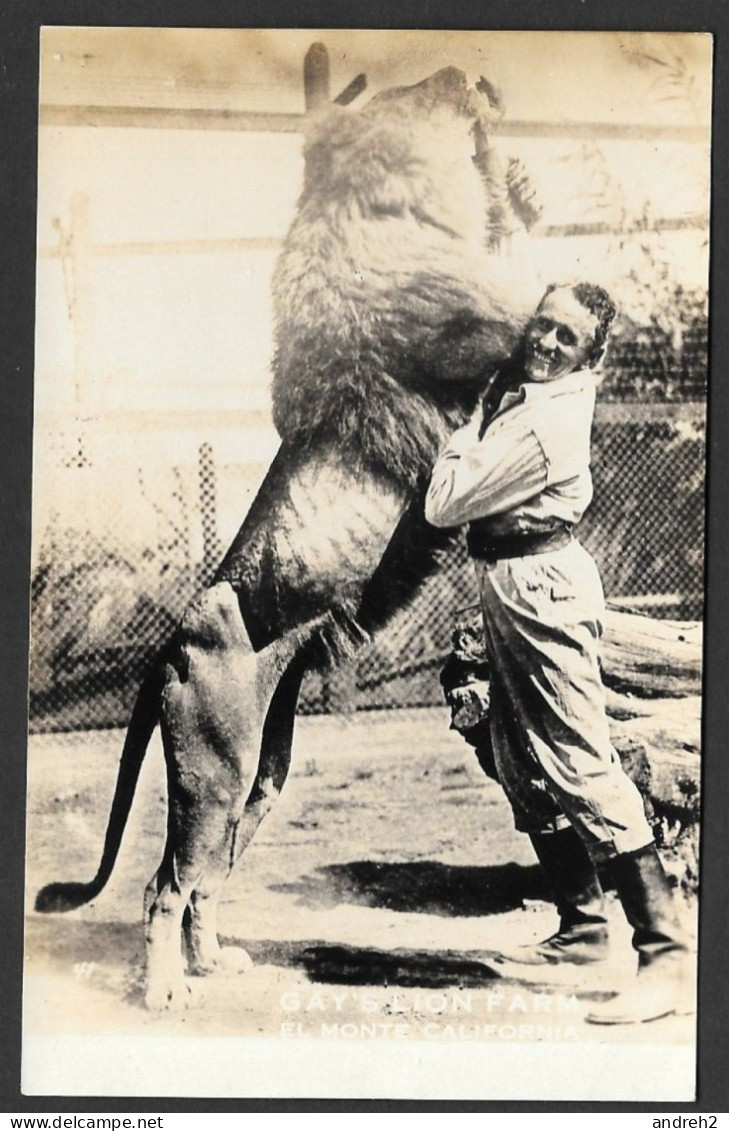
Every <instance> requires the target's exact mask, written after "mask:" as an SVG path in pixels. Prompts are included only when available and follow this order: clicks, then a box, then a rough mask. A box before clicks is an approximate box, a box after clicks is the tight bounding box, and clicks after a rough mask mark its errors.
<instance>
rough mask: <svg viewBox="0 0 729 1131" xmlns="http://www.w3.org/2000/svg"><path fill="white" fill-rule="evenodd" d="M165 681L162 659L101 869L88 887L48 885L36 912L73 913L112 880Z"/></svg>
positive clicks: (120, 780) (139, 710)
mask: <svg viewBox="0 0 729 1131" xmlns="http://www.w3.org/2000/svg"><path fill="white" fill-rule="evenodd" d="M164 678H165V664H164V662H161V661H160V660H158V661H157V662H156V663H155V665H154V667H153V669H152V671H151V672H150V673H149V675H148V676H147V678H146V679H145V680H144V681H143V682H142V684H141V687H140V689H139V693H138V695H137V700H136V703H135V704H134V709H133V711H132V717H131V720H130V722H129V728H128V730H127V736H126V739H125V742H124V748H123V750H122V754H121V759H120V762H119V772H118V774H117V779H116V789H115V791H114V799H113V801H112V803H111V812H110V814H109V824H108V826H107V830H106V839H105V841H104V851H103V852H102V854H101V862H100V864H99V870H98V871H97V873H96V875H95V876H94V878H93V880H91V882H90V883H87V884H81V883H54V884H47V885H46V887H44V888H41V890H40V891H39V892H38V895H37V896H36V901H35V909H36V911H43V912H47V911H73V910H74V909H75V908H77V907H81V906H82V904H84V903H88V902H89V900H91V899H94V898H95V897H96V896H97V895H98V894H99V893H100V892H101V891H102V890H103V888H104V886H105V885H106V883H107V881H108V880H109V877H110V876H111V873H112V870H113V868H114V864H115V863H116V858H117V854H118V852H119V847H120V845H121V840H122V835H123V833H124V829H125V826H126V823H127V818H128V816H129V811H130V809H131V807H132V801H133V799H134V791H135V789H136V787H137V781H138V779H139V772H140V770H141V768H142V762H143V761H144V755H145V754H146V752H147V746H148V745H149V740H150V738H151V737H152V732H153V730H154V728H155V726H156V725H157V720H158V718H159V713H160V705H161V698H162V689H163V687H164Z"/></svg>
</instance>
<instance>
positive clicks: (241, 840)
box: [184, 651, 306, 974]
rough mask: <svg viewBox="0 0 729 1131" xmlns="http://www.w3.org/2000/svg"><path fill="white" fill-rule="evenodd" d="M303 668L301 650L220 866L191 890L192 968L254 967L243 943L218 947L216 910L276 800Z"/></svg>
mask: <svg viewBox="0 0 729 1131" xmlns="http://www.w3.org/2000/svg"><path fill="white" fill-rule="evenodd" d="M305 669H306V656H305V653H304V652H303V651H300V652H299V653H298V655H297V656H296V657H295V658H294V659H293V660H292V662H291V663H290V664H289V666H288V668H287V669H286V671H285V672H284V674H283V676H282V677H281V679H280V680H279V682H278V684H277V685H276V688H275V691H274V693H273V696H272V698H271V701H270V704H269V707H268V711H267V713H266V718H265V721H264V724H263V730H262V733H261V749H260V758H259V763H258V771H257V774H256V778H255V781H254V783H253V787H252V789H251V791H250V793H249V795H248V798H247V800H246V803H245V807H244V810H243V814H242V816H241V818H240V820H239V821H238V822H237V823H236V824H235V826H234V828H233V830H232V834H231V836H230V837H229V838H228V839H227V841H226V851H225V853H224V854H221V856H220V862H221V864H223V867H221V868H218V869H211V870H210V871H209V872H207V873H206V874H205V875H204V876H203V877H202V879H201V881H200V882H199V883H198V884H197V885H196V887H195V889H194V890H193V892H192V894H191V897H190V901H189V904H188V907H187V910H186V912H185V918H184V932H185V941H186V943H187V951H188V960H189V968H190V972H191V973H193V974H209V973H212V972H213V971H215V970H220V969H221V968H222V969H223V970H225V971H228V972H233V973H245V972H246V971H247V970H249V969H250V968H251V966H252V962H251V959H250V957H249V955H248V953H247V952H246V951H245V950H244V949H243V948H242V947H232V946H226V947H221V946H220V945H219V942H218V933H217V908H218V898H219V895H220V892H221V889H222V887H223V885H224V883H225V881H226V879H227V878H228V875H229V874H230V872H231V871H232V869H233V866H234V864H235V863H236V861H237V860H238V859H239V858H240V856H241V854H242V853H243V852H244V850H245V849H246V848H247V846H248V845H249V844H250V842H251V840H252V839H253V837H254V835H255V833H256V831H257V829H258V827H259V825H260V824H261V821H262V820H263V819H264V817H265V816H266V815H267V814H268V813H269V812H270V811H271V809H272V807H273V805H274V803H275V801H276V799H277V798H278V796H279V794H280V792H281V790H282V788H283V785H284V782H285V781H286V777H287V775H288V771H289V766H290V764H291V745H292V741H293V735H294V720H295V715H296V703H297V700H298V696H299V689H300V687H301V680H302V678H303V675H304V671H305Z"/></svg>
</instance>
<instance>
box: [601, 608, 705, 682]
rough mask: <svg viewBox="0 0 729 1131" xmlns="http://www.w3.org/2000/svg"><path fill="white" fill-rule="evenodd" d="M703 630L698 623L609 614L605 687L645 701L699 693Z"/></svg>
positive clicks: (604, 650)
mask: <svg viewBox="0 0 729 1131" xmlns="http://www.w3.org/2000/svg"><path fill="white" fill-rule="evenodd" d="M702 645H703V632H702V626H701V624H700V623H698V622H693V621H692V622H684V621H673V620H657V619H656V618H655V617H646V616H641V615H640V614H637V613H626V612H621V611H618V610H617V609H610V608H609V609H608V611H607V617H606V621H605V629H604V632H603V638H602V670H603V679H604V680H605V683H606V685H607V686H608V687H612V688H615V689H616V690H618V691H629V692H632V693H634V694H637V695H643V696H646V697H658V696H660V697H668V696H684V695H699V694H700V693H701V652H702Z"/></svg>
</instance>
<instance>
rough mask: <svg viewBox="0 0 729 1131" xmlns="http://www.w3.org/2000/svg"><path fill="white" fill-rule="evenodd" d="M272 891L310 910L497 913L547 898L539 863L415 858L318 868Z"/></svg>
mask: <svg viewBox="0 0 729 1131" xmlns="http://www.w3.org/2000/svg"><path fill="white" fill-rule="evenodd" d="M271 890H272V891H277V892H283V893H285V894H287V895H293V896H295V897H296V898H297V902H298V903H299V904H300V905H302V906H304V907H309V908H311V909H312V910H321V909H326V908H330V907H334V906H336V905H337V904H339V903H351V904H356V905H359V906H364V907H381V908H387V909H388V910H389V911H400V912H415V913H417V912H420V913H422V914H426V915H443V916H455V915H464V916H470V915H494V914H498V913H500V912H504V911H513V910H515V909H518V908H521V907H522V906H523V902H524V900H549V899H550V894H549V890H548V888H547V886H546V884H545V882H544V878H543V876H542V874H541V871H540V869H539V866H538V865H536V864H535V865H523V864H514V863H509V864H499V865H493V866H489V867H471V866H465V865H454V864H441V863H439V862H438V861H434V860H417V861H412V862H408V863H397V864H391V863H386V862H381V861H374V860H353V861H350V862H349V863H347V864H329V865H326V866H325V867H321V868H316V869H315V870H314V871H313V872H312V873H310V874H309V875H307V876H301V877H299V879H298V880H295V881H293V882H291V883H284V884H272V885H271Z"/></svg>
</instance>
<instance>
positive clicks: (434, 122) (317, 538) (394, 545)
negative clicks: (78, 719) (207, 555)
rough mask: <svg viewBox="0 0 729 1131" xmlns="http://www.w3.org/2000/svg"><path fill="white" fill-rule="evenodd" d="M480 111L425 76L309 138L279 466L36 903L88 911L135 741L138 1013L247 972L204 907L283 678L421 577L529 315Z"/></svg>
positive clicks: (292, 259) (281, 368)
mask: <svg viewBox="0 0 729 1131" xmlns="http://www.w3.org/2000/svg"><path fill="white" fill-rule="evenodd" d="M501 113H502V110H501V106H500V102H499V98H498V96H497V94H496V92H495V90H494V88H493V87H491V86H490V84H489V83H488V82H487V81H486V80H485V79H481V80H479V81H478V82H477V83H476V84H475V86H471V85H469V83H468V80H467V78H466V76H465V75H464V74H463V73H462V72H461V71H459V70H457V69H456V68H454V67H448V68H445V69H443V70H441V71H439V72H437V73H436V74H434V75H432V76H430V77H429V78H427V79H425V80H424V81H422V82H420V83H417V84H416V85H414V86H410V87H399V88H396V89H393V90H389V91H385V92H382V93H381V94H378V95H377V96H375V97H374V98H372V99H371V101H370V102H369V103H368V104H367V105H366V106H365V107H363V108H362V109H361V110H352V109H345V108H343V107H340V106H336V105H331V106H329V107H327V108H325V110H323V111H322V112H320V113H318V114H317V115H316V116H313V117H312V120H311V122H310V123H309V126H308V131H307V136H306V139H305V150H304V156H305V173H304V185H303V190H302V192H301V196H300V199H299V201H298V205H297V209H296V213H295V216H294V219H293V222H292V224H291V228H290V231H289V233H288V236H287V238H286V240H285V244H284V247H283V250H282V252H281V254H280V257H279V259H278V264H277V267H276V269H275V273H274V280H273V290H274V303H275V352H274V358H273V390H272V392H273V414H274V423H275V425H276V427H277V429H278V432H279V434H280V437H281V446H280V449H279V451H278V454H277V456H276V457H275V459H274V461H273V464H272V466H271V468H270V470H269V472H268V474H267V476H266V478H265V480H264V482H263V485H262V486H261V488H260V490H259V492H258V495H257V496H256V498H255V500H254V502H253V504H252V506H251V508H250V511H249V513H248V515H247V517H246V518H245V520H244V522H243V525H242V527H241V529H240V531H239V533H238V534H237V536H236V538H235V540H234V542H233V544H232V546H231V548H230V549H229V550H228V552H227V554H226V555H225V557H224V559H223V561H222V563H221V565H220V567H219V569H218V570H217V573H216V574H215V576H214V577H213V579H212V581H211V583H210V584H209V586H208V587H207V588H206V589H205V590H204V591H203V592H202V593H201V595H200V596H198V597H197V599H196V600H194V601H193V603H192V604H191V605H190V607H189V608H188V610H187V612H186V613H185V615H184V617H183V619H182V621H181V623H180V625H179V627H178V628H177V630H176V631H175V633H174V635H173V638H172V639H171V640H170V641H169V643H168V644H167V645H166V646H165V647H164V648H163V650H162V651H161V653H160V655H159V659H158V661H157V662H156V663H155V664H154V665H153V667H152V670H151V672H150V674H149V675H148V677H147V678H146V680H145V681H144V682H143V683H142V686H141V688H140V691H139V695H138V698H137V701H136V704H135V706H134V708H133V712H132V716H131V721H130V724H129V729H128V732H127V736H126V740H125V743H124V747H123V750H122V755H121V760H120V766H119V771H118V777H117V784H116V790H115V795H114V798H113V801H112V805H111V813H110V818H109V823H108V828H107V833H106V840H105V844H104V849H103V852H102V857H101V862H100V864H99V867H98V871H97V874H96V876H95V878H94V879H93V880H91V881H90V882H88V883H53V884H50V885H48V886H47V887H45V888H43V889H42V891H41V892H40V893H39V894H38V897H37V901H36V908H37V910H39V911H44V912H46V911H66V910H69V909H72V908H76V907H79V906H81V905H82V904H83V903H86V902H88V901H89V900H91V899H93V898H94V897H96V896H97V895H98V894H99V893H100V892H101V891H102V889H103V887H104V885H105V884H106V882H107V881H108V879H109V877H110V875H111V871H112V868H113V866H114V863H115V860H116V856H117V853H118V850H119V846H120V843H121V838H122V833H123V830H124V826H125V823H126V819H127V816H128V814H129V811H130V808H131V804H132V799H133V795H134V790H135V786H136V782H137V777H138V774H139V771H140V767H141V764H142V760H143V757H144V754H145V751H146V748H147V744H148V742H149V739H150V737H151V735H152V732H153V730H154V728H155V726H156V725H157V723H159V724H160V727H161V733H162V740H163V747H164V754H165V761H166V768H167V782H168V798H169V801H168V819H167V840H166V845H165V849H164V853H163V857H162V861H161V864H160V867H159V869H158V870H157V872H156V873H155V875H154V877H153V878H152V880H151V881H150V883H149V885H148V886H147V889H146V892H145V900H144V929H145V940H146V971H145V989H144V1002H145V1004H146V1006H147V1007H148V1008H150V1009H153V1010H167V1009H182V1008H185V1007H186V1006H188V1005H189V1004H190V1001H191V988H190V984H189V983H188V981H187V979H186V972H189V973H191V974H195V975H203V974H210V973H212V972H214V971H216V970H218V969H220V968H221V967H226V968H232V969H236V970H241V971H242V970H245V969H247V968H248V967H249V966H250V959H249V957H248V955H247V954H246V953H245V952H244V951H243V950H238V949H237V948H225V949H223V948H221V947H220V945H219V941H218V936H217V927H216V913H217V903H218V900H219V897H220V894H221V890H222V887H223V885H224V883H225V881H226V879H227V877H228V875H229V873H230V872H231V870H232V868H233V866H234V864H235V862H236V860H237V859H238V858H239V857H240V855H241V853H242V852H243V850H244V849H245V847H246V845H247V844H248V843H249V842H250V840H251V838H252V837H253V835H254V833H255V831H256V829H257V828H258V826H259V824H260V822H261V820H262V819H263V817H264V816H265V814H266V813H267V812H268V811H269V810H270V808H271V806H272V804H273V803H274V800H275V798H276V797H277V796H278V794H279V793H280V791H281V789H282V787H283V784H284V782H285V779H286V775H287V771H288V768H289V763H290V758H291V745H292V738H293V729H294V716H295V711H296V702H297V697H298V692H299V687H300V684H301V680H302V677H303V675H304V673H305V671H306V670H307V669H308V668H310V667H312V666H314V665H323V664H328V663H333V662H336V660H337V659H338V658H340V657H342V656H346V655H348V654H351V652H352V651H353V649H355V648H356V647H357V646H358V645H359V644H361V643H362V642H364V641H366V640H368V639H370V637H371V634H372V632H373V631H374V630H375V629H376V628H377V627H379V626H380V625H381V624H384V623H385V621H386V620H387V618H388V617H389V616H390V615H391V614H392V613H393V612H394V611H395V610H396V609H397V608H398V607H400V606H401V605H402V604H403V602H404V601H405V600H406V599H407V598H408V596H409V595H410V594H411V593H412V592H413V591H414V589H415V587H416V586H417V585H418V584H419V583H420V581H421V580H422V578H423V577H424V576H425V575H426V574H427V572H428V571H429V569H431V568H432V550H433V548H434V547H435V546H436V545H437V543H436V539H442V537H443V534H442V532H438V531H435V530H433V529H432V528H429V527H427V525H426V523H425V520H424V517H423V506H422V498H423V494H424V488H425V484H426V483H427V478H428V475H429V472H430V468H431V466H432V463H433V461H434V459H435V457H436V455H437V452H438V450H439V448H440V446H441V445H442V443H443V441H444V439H445V438H446V436H447V435H448V434H449V432H450V431H451V430H452V429H453V428H454V427H455V426H456V425H457V424H459V423H461V422H462V421H463V420H464V419H465V417H466V415H467V414H468V413H469V412H470V411H472V410H473V408H474V406H475V404H476V401H477V398H478V396H479V393H480V391H481V390H482V387H483V385H484V381H485V379H486V377H487V375H488V374H489V372H490V371H491V370H492V369H494V368H495V367H496V366H497V365H498V364H499V363H500V362H501V361H503V359H504V358H506V357H507V356H508V355H509V354H510V353H511V351H512V349H513V347H514V345H515V343H516V341H517V339H518V336H519V333H520V331H521V329H522V327H523V326H524V324H525V322H526V319H527V317H528V314H529V312H530V310H531V308H532V306H533V302H534V291H532V290H530V286H529V279H528V277H527V275H526V273H525V272H523V271H522V272H520V271H519V270H518V263H517V262H514V263H509V262H507V261H506V259H505V258H504V257H503V256H500V255H499V254H498V244H499V240H500V239H501V237H502V236H503V234H504V231H508V230H509V228H510V226H511V227H515V226H516V225H517V224H518V223H520V222H521V221H523V220H524V218H525V214H526V213H529V198H528V194H527V193H525V192H523V191H522V189H523V180H522V179H521V174H520V172H519V171H518V170H516V168H515V167H514V166H512V165H509V166H508V167H507V168H506V172H504V168H503V166H502V165H501V163H500V159H499V156H498V151H497V149H496V148H495V146H494V144H493V140H492V135H493V130H494V126H495V125H496V123H497V121H498V119H499V117H500V116H501ZM520 186H521V188H520ZM535 286H536V282H535ZM181 937H182V939H183V940H184V943H185V947H186V954H187V968H186V966H185V960H184V958H183V952H182V948H181V945H180V943H181Z"/></svg>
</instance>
